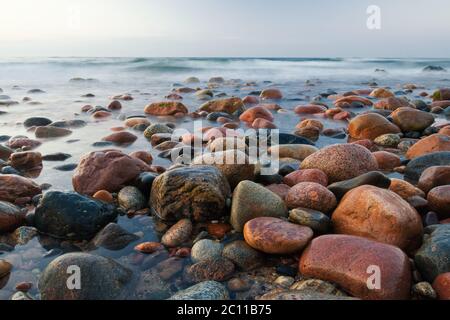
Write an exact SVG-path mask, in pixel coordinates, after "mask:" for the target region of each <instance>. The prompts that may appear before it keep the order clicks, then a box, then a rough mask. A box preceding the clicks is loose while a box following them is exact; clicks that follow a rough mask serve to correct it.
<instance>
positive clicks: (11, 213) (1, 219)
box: [0, 201, 25, 234]
mask: <svg viewBox="0 0 450 320" xmlns="http://www.w3.org/2000/svg"><path fill="white" fill-rule="evenodd" d="M23 224H25V212H23V211H22V210H20V208H19V207H17V206H15V205H13V204H12V203H9V202H5V201H0V234H1V233H5V232H11V231H14V230H15V229H16V228H18V227H20V226H21V225H23Z"/></svg>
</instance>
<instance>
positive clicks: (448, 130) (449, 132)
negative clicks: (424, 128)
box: [438, 126, 450, 136]
mask: <svg viewBox="0 0 450 320" xmlns="http://www.w3.org/2000/svg"><path fill="white" fill-rule="evenodd" d="M438 133H439V134H445V135H446V136H450V126H445V127H443V128H441V129H440V130H439V132H438Z"/></svg>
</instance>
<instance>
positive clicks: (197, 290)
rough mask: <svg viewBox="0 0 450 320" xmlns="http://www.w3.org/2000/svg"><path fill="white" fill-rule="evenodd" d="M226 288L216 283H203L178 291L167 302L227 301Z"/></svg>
mask: <svg viewBox="0 0 450 320" xmlns="http://www.w3.org/2000/svg"><path fill="white" fill-rule="evenodd" d="M229 298H230V296H229V293H228V290H227V288H226V287H225V286H224V285H223V284H221V283H220V282H217V281H203V282H200V283H197V284H196V285H193V286H191V287H189V288H187V289H184V290H181V291H178V292H177V293H175V294H174V295H173V296H171V297H170V298H169V300H228V299H229Z"/></svg>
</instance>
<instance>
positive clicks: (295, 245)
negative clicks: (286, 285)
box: [244, 217, 313, 254]
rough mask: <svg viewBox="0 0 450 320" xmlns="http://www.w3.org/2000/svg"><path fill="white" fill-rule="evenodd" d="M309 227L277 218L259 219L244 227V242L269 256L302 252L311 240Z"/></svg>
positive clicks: (249, 222) (311, 233)
mask: <svg viewBox="0 0 450 320" xmlns="http://www.w3.org/2000/svg"><path fill="white" fill-rule="evenodd" d="M312 236H313V231H312V230H311V229H310V228H309V227H305V226H301V225H298V224H294V223H290V222H287V221H284V220H281V219H279V218H273V217H259V218H255V219H252V220H250V221H248V222H247V223H246V224H245V226H244V238H245V242H247V244H248V245H249V246H251V247H252V248H254V249H256V250H259V251H262V252H265V253H269V254H291V253H294V252H297V251H300V250H302V249H303V248H304V247H306V245H307V244H308V242H309V241H310V240H311V239H312Z"/></svg>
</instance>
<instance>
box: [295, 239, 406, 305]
mask: <svg viewBox="0 0 450 320" xmlns="http://www.w3.org/2000/svg"><path fill="white" fill-rule="evenodd" d="M349 257H351V258H349ZM372 266H377V267H378V268H379V272H380V273H381V277H380V283H379V287H377V286H376V283H373V282H372V281H370V280H371V279H370V277H371V275H373V272H374V271H373V269H371V267H372ZM299 267H300V272H301V274H302V275H304V276H307V277H314V278H319V279H322V280H326V281H331V282H334V283H337V284H338V285H339V286H340V287H342V288H343V289H345V290H346V291H347V292H349V293H350V294H351V295H353V296H355V297H358V298H362V299H377V300H379V299H387V300H392V299H408V298H409V294H410V287H411V267H410V262H409V259H408V257H407V256H406V254H405V253H403V251H402V250H400V249H399V248H397V247H394V246H391V245H387V244H383V243H380V242H376V241H373V240H369V239H365V238H361V237H355V236H348V235H324V236H320V237H318V238H315V239H313V240H312V242H311V244H310V245H309V247H308V248H306V250H305V251H304V252H303V254H302V256H301V259H300V264H299ZM375 272H376V271H375ZM368 284H371V285H372V284H373V285H374V287H370V288H369V286H368Z"/></svg>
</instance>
